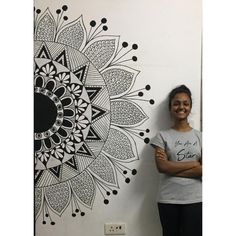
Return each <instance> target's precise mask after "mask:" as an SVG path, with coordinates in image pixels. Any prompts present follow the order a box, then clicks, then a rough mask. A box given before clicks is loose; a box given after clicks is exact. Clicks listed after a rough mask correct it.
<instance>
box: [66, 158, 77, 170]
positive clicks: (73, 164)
mask: <svg viewBox="0 0 236 236" xmlns="http://www.w3.org/2000/svg"><path fill="white" fill-rule="evenodd" d="M64 164H66V165H68V166H70V167H71V168H72V169H74V170H78V167H77V163H76V160H75V157H72V158H71V159H69V160H68V161H66V162H65V163H64Z"/></svg>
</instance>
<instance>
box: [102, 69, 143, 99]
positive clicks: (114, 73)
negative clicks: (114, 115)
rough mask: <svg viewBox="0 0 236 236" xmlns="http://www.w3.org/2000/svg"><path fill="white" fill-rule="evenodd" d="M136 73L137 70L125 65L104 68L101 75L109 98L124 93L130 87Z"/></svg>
mask: <svg viewBox="0 0 236 236" xmlns="http://www.w3.org/2000/svg"><path fill="white" fill-rule="evenodd" d="M138 73H139V71H137V70H134V69H132V68H129V67H127V66H111V67H108V68H107V69H105V70H104V71H103V72H102V76H103V78H104V80H105V82H106V85H107V87H108V91H109V94H110V96H111V98H117V97H121V96H123V95H125V94H126V93H127V92H128V91H129V90H130V89H131V88H132V86H133V84H134V82H135V79H136V77H137V75H138ZM121 85H122V86H121Z"/></svg>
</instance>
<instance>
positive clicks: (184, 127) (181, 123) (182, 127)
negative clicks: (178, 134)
mask: <svg viewBox="0 0 236 236" xmlns="http://www.w3.org/2000/svg"><path fill="white" fill-rule="evenodd" d="M172 129H175V130H178V131H189V130H191V129H192V127H191V126H190V125H189V123H188V121H186V120H177V121H175V123H174V125H173V126H172Z"/></svg>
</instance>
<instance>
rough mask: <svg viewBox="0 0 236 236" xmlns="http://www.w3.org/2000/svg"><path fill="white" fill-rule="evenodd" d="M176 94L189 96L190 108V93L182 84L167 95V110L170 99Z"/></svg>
mask: <svg viewBox="0 0 236 236" xmlns="http://www.w3.org/2000/svg"><path fill="white" fill-rule="evenodd" d="M178 93H186V94H187V95H188V96H189V99H190V106H191V107H192V93H191V91H190V89H189V88H188V87H187V86H186V85H184V84H182V85H180V86H178V87H176V88H174V89H173V90H171V92H170V93H169V109H170V108H171V101H172V99H173V98H174V96H175V95H176V94H178Z"/></svg>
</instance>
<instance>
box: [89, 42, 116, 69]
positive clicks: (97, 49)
mask: <svg viewBox="0 0 236 236" xmlns="http://www.w3.org/2000/svg"><path fill="white" fill-rule="evenodd" d="M115 49H116V47H115V39H110V40H99V41H97V42H94V43H92V44H91V45H90V46H89V47H88V48H87V49H86V51H85V55H86V56H87V57H88V58H89V60H91V61H92V62H93V64H94V66H95V67H96V68H97V69H101V68H102V67H103V66H104V65H105V64H106V63H107V62H108V61H109V60H110V59H111V57H112V55H113V53H114V51H115Z"/></svg>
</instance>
